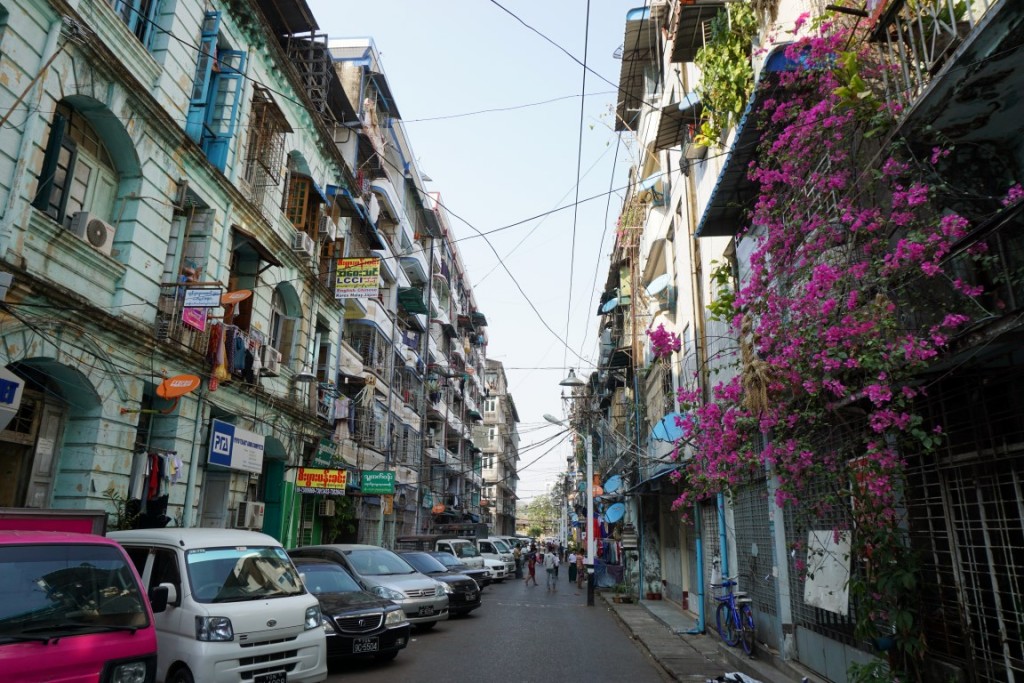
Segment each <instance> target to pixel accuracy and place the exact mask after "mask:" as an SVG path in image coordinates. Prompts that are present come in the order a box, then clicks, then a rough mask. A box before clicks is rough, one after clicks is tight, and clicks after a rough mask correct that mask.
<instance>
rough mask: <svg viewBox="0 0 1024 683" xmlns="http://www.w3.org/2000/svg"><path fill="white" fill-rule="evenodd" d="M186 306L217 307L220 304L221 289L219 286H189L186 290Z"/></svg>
mask: <svg viewBox="0 0 1024 683" xmlns="http://www.w3.org/2000/svg"><path fill="white" fill-rule="evenodd" d="M184 305H185V307H186V308H216V307H217V306H220V289H219V288H217V287H189V288H188V289H186V290H185V303H184Z"/></svg>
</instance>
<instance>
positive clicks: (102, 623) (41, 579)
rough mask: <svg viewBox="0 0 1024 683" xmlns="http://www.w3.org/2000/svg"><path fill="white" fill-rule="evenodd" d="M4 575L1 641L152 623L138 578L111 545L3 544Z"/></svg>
mask: <svg viewBox="0 0 1024 683" xmlns="http://www.w3.org/2000/svg"><path fill="white" fill-rule="evenodd" d="M0 576H2V577H3V581H2V582H0V643H4V642H9V641H12V640H25V639H29V640H32V639H36V638H38V639H41V640H45V639H49V638H54V637H61V636H68V635H75V634H80V633H96V632H98V631H114V630H122V629H124V630H130V631H135V630H136V629H139V628H143V627H145V626H147V625H148V624H149V615H148V614H147V613H146V608H145V602H144V598H143V597H142V596H141V594H140V592H139V585H138V581H137V580H136V579H135V575H134V574H133V573H132V570H131V568H130V567H129V566H128V562H127V560H126V559H125V557H124V555H123V554H122V553H121V552H120V551H118V549H117V548H115V547H112V546H107V545H33V546H0Z"/></svg>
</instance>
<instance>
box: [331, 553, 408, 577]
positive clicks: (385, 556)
mask: <svg viewBox="0 0 1024 683" xmlns="http://www.w3.org/2000/svg"><path fill="white" fill-rule="evenodd" d="M345 556H346V557H348V561H349V563H350V564H351V565H352V569H353V570H355V572H356V573H357V574H359V575H360V576H388V575H391V574H414V573H416V570H415V569H413V568H412V567H411V566H410V565H409V563H408V562H406V561H405V560H403V559H402V558H401V557H399V556H398V555H395V554H394V553H393V552H391V551H390V550H385V549H384V548H373V549H367V550H364V549H359V550H349V551H346V553H345Z"/></svg>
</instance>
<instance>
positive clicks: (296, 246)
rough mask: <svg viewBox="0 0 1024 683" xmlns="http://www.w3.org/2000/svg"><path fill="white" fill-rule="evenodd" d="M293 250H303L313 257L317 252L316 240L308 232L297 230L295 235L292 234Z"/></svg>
mask: <svg viewBox="0 0 1024 683" xmlns="http://www.w3.org/2000/svg"><path fill="white" fill-rule="evenodd" d="M292 251H294V252H303V253H305V254H306V256H309V257H310V258H312V257H313V254H315V253H316V242H314V241H313V238H312V237H310V236H309V235H307V234H306V233H304V232H299V231H298V230H296V231H295V235H294V236H292Z"/></svg>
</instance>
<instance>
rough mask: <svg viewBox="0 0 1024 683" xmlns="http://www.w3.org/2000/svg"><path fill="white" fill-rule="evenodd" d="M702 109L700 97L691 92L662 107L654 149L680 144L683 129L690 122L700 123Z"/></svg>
mask: <svg viewBox="0 0 1024 683" xmlns="http://www.w3.org/2000/svg"><path fill="white" fill-rule="evenodd" d="M702 109H703V107H702V106H701V103H700V97H699V96H698V95H697V93H693V92H692V93H690V94H689V95H687V96H686V97H684V98H683V99H682V100H681V101H679V102H674V103H672V104H670V105H668V106H667V107H664V108H663V109H662V110H661V120H660V121H659V122H658V135H657V136H656V137H655V138H654V149H655V151H658V150H662V149H668V148H669V147H675V146H677V145H680V144H682V142H683V131H685V130H686V127H687V126H688V125H690V124H694V125H696V124H698V123H700V114H701V110H702Z"/></svg>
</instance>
